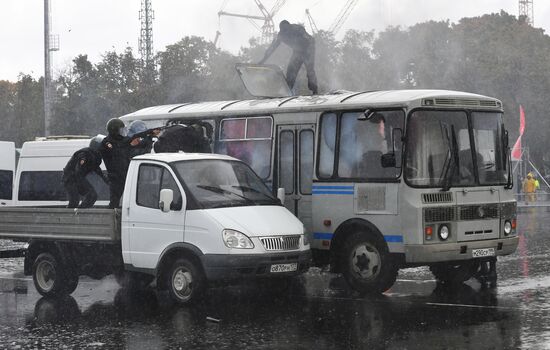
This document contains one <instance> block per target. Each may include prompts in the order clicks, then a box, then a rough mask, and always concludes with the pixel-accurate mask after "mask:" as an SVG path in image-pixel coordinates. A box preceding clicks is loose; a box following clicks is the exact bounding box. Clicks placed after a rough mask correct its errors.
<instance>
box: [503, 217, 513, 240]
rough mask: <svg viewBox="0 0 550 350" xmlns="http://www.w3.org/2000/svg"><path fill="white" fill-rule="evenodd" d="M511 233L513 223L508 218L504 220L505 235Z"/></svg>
mask: <svg viewBox="0 0 550 350" xmlns="http://www.w3.org/2000/svg"><path fill="white" fill-rule="evenodd" d="M510 233H512V223H511V222H510V221H508V220H506V221H505V222H504V235H505V236H508V235H509V234H510Z"/></svg>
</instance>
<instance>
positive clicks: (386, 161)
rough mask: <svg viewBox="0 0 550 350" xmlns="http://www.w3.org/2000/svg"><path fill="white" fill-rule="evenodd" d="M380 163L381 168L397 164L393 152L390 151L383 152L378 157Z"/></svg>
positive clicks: (393, 166) (392, 166)
mask: <svg viewBox="0 0 550 350" xmlns="http://www.w3.org/2000/svg"><path fill="white" fill-rule="evenodd" d="M380 163H381V165H382V168H395V167H396V165H397V162H396V161H395V153H394V152H390V153H386V154H383V155H382V156H381V157H380Z"/></svg>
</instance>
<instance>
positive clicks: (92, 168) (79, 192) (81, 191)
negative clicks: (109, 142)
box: [62, 135, 109, 208]
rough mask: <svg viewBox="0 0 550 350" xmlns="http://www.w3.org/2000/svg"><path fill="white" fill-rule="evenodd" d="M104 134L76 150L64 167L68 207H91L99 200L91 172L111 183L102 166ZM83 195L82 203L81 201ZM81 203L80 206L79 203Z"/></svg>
mask: <svg viewBox="0 0 550 350" xmlns="http://www.w3.org/2000/svg"><path fill="white" fill-rule="evenodd" d="M102 141H103V136H99V135H98V136H96V137H94V138H92V139H91V140H90V145H89V146H88V147H86V148H82V149H80V150H78V151H76V152H75V153H74V154H73V156H72V157H71V159H70V160H69V162H68V163H67V165H66V166H65V168H64V169H63V178H62V181H63V186H64V187H65V190H66V191H67V197H68V199H69V204H68V205H67V208H77V207H80V208H90V207H92V206H93V205H94V203H95V201H96V200H97V192H96V191H95V189H94V187H93V186H92V185H91V184H90V182H89V181H88V179H86V176H87V175H88V174H90V173H91V172H95V173H96V174H97V175H99V176H100V177H101V178H102V179H103V181H105V182H106V183H109V180H108V179H107V176H106V175H104V174H103V172H102V171H101V168H100V167H99V166H100V165H101V154H100V153H99V149H100V147H101V142H102ZM80 197H82V203H80ZM79 203H80V206H79V205H78V204H79Z"/></svg>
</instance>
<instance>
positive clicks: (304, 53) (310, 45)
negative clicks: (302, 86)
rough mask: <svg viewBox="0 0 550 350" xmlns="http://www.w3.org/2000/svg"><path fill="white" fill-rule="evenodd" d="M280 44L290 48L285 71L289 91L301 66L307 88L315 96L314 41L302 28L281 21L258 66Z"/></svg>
mask: <svg viewBox="0 0 550 350" xmlns="http://www.w3.org/2000/svg"><path fill="white" fill-rule="evenodd" d="M281 42H282V43H285V44H287V45H288V46H290V48H292V57H291V58H290V62H289V63H288V67H287V69H286V81H287V84H288V87H289V88H290V89H292V88H293V87H294V83H295V81H296V76H297V75H298V72H299V71H300V68H301V67H302V64H303V65H305V66H306V72H307V87H308V89H310V90H311V92H312V93H313V94H314V95H316V94H317V93H318V88H317V76H316V75H315V40H314V39H313V37H312V36H311V35H309V34H308V33H307V32H306V30H305V29H304V27H303V26H301V25H299V24H290V23H289V22H288V21H281V23H280V24H279V34H278V35H277V38H275V40H273V42H272V43H271V45H270V46H269V48H268V49H267V51H266V52H265V55H264V58H263V59H262V60H261V61H260V62H259V64H263V63H264V62H265V61H267V59H268V58H269V57H270V56H271V54H272V53H273V52H274V51H275V49H276V48H277V47H278V46H279V45H280V44H281Z"/></svg>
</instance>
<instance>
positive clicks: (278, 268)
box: [270, 263, 298, 273]
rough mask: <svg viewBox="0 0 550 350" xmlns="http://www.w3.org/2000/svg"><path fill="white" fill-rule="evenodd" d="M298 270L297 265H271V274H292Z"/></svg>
mask: <svg viewBox="0 0 550 350" xmlns="http://www.w3.org/2000/svg"><path fill="white" fill-rule="evenodd" d="M296 270H298V263H292V264H274V265H271V269H270V271H271V273H278V272H292V271H296Z"/></svg>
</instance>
